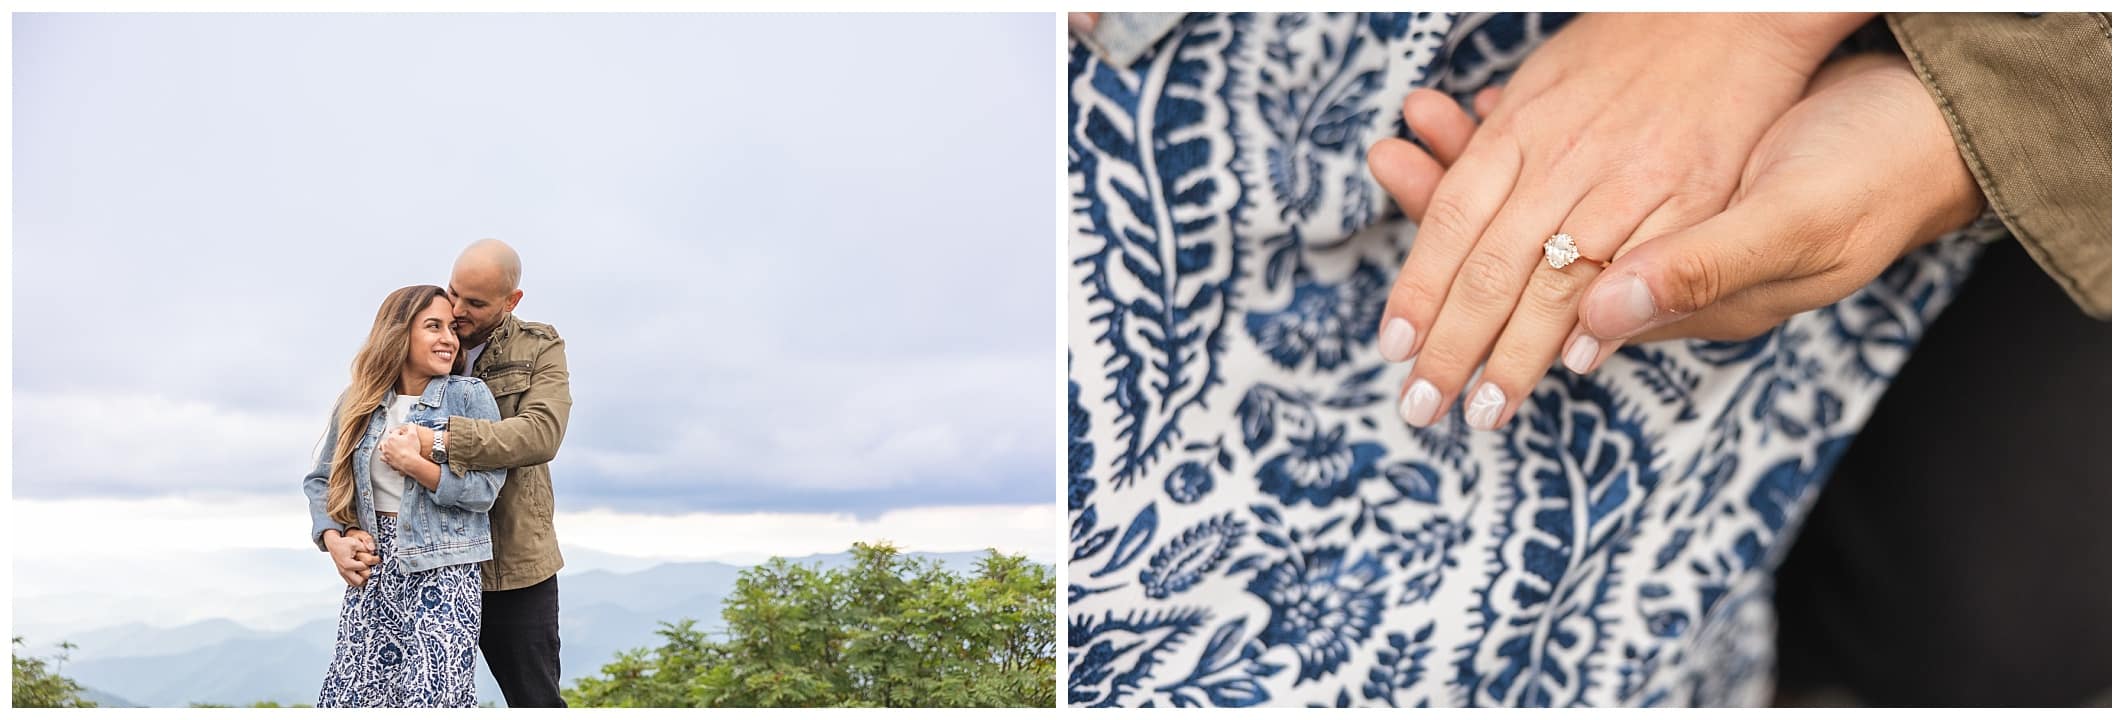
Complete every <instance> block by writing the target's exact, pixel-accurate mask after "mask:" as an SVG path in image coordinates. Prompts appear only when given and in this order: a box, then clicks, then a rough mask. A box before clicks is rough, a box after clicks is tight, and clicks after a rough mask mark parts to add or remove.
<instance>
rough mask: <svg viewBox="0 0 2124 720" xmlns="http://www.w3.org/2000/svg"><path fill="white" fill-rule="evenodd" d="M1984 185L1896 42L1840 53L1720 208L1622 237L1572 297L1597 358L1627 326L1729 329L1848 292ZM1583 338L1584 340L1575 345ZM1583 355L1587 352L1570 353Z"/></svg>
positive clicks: (1662, 332) (1743, 332)
mask: <svg viewBox="0 0 2124 720" xmlns="http://www.w3.org/2000/svg"><path fill="white" fill-rule="evenodd" d="M1983 207H1984V196H1983V194H1982V191H1981V190H1980V189H1979V188H1978V187H1977V184H1976V180H1975V178H1973V177H1971V176H1970V174H1969V170H1968V168H1967V166H1966V165H1965V164H1964V163H1963V161H1962V156H1961V154H1960V152H1959V151H1958V150H1957V149H1956V147H1955V142H1954V136H1953V135H1952V134H1951V132H1950V131H1949V129H1948V127H1947V122H1946V120H1945V118H1944V117H1942V115H1941V114H1940V110H1939V108H1938V106H1937V105H1935V104H1934V102H1933V99H1932V95H1931V94H1930V92H1929V91H1927V90H1926V89H1925V86H1924V84H1922V83H1921V82H1919V81H1918V77H1917V74H1916V73H1915V72H1914V71H1912V70H1911V68H1910V64H1909V63H1908V62H1907V61H1905V60H1904V59H1903V58H1902V57H1901V56H1899V55H1887V54H1863V55H1854V56H1850V57H1847V58H1842V59H1839V60H1838V61H1836V62H1834V63H1831V64H1830V65H1829V66H1828V67H1825V68H1823V69H1822V71H1821V72H1820V73H1819V74H1818V75H1817V76H1816V77H1815V78H1814V81H1813V83H1812V85H1811V86H1810V87H1809V89H1808V93H1807V97H1806V98H1805V99H1804V100H1802V101H1801V102H1800V103H1799V104H1798V105H1795V106H1794V107H1793V108H1792V110H1790V111H1788V112H1786V113H1785V115H1784V116H1783V117H1781V118H1779V119H1778V121H1777V123H1776V124H1775V125H1774V126H1772V127H1771V128H1770V131H1769V132H1768V133H1767V134H1765V135H1764V136H1763V140H1762V142H1761V143H1760V144H1759V145H1757V146H1756V148H1755V150H1754V152H1752V153H1751V154H1750V155H1749V158H1748V164H1747V166H1746V170H1745V171H1744V172H1743V173H1742V175H1741V182H1740V187H1739V190H1738V192H1736V193H1735V195H1734V199H1733V202H1732V204H1731V205H1729V206H1728V207H1727V208H1726V209H1725V210H1724V211H1722V212H1720V213H1719V214H1718V215H1717V216H1715V217H1713V218H1711V219H1709V220H1706V221H1705V222H1703V223H1701V224H1699V225H1696V226H1694V227H1690V228H1688V229H1685V230H1683V231H1681V232H1677V233H1673V234H1671V235H1666V236H1662V237H1657V238H1652V239H1650V240H1647V241H1645V242H1643V243H1641V244H1639V245H1635V246H1633V247H1630V248H1626V249H1625V251H1624V254H1623V256H1622V257H1621V258H1619V259H1617V260H1616V261H1615V263H1614V264H1613V265H1610V266H1609V267H1608V268H1607V269H1606V270H1604V271H1602V272H1601V274H1600V277H1599V279H1597V280H1596V281H1595V282H1594V285H1593V289H1592V290H1591V291H1590V292H1588V293H1587V294H1586V296H1585V299H1584V301H1583V302H1582V303H1581V318H1582V320H1581V324H1580V325H1579V327H1578V328H1577V329H1576V330H1574V332H1573V335H1574V340H1573V341H1574V342H1577V340H1576V337H1577V336H1580V335H1587V336H1590V337H1592V338H1594V340H1592V341H1589V342H1597V343H1598V350H1597V352H1595V353H1592V354H1593V355H1594V357H1593V358H1591V359H1590V360H1591V361H1590V362H1582V363H1578V364H1575V365H1574V363H1572V362H1571V359H1570V358H1569V357H1568V353H1567V358H1566V363H1565V364H1566V365H1567V366H1573V367H1572V369H1573V370H1577V371H1580V372H1585V371H1589V370H1591V369H1592V368H1593V367H1597V366H1598V364H1599V361H1601V360H1605V359H1606V358H1607V357H1608V355H1610V354H1612V353H1613V352H1614V351H1615V349H1616V348H1617V347H1620V346H1621V344H1622V342H1623V341H1624V340H1625V339H1630V340H1632V341H1637V342H1644V341H1654V340H1665V339H1672V338H1679V337H1693V338H1705V339H1712V340H1739V339H1745V338H1751V337H1755V336H1758V335H1761V334H1763V333H1764V332H1767V331H1769V330H1770V329H1772V328H1774V327H1776V326H1777V325H1778V324H1780V323H1783V322H1784V321H1785V320H1786V319H1788V318H1790V317H1792V316H1793V315H1797V314H1799V313H1802V312H1806V311H1808V310H1813V309H1815V308H1819V307H1822V306H1824V305H1828V304H1830V303H1833V302H1836V301H1837V300H1839V299H1841V298H1844V297H1846V296H1848V295H1850V294H1851V293H1853V292H1857V291H1858V290H1859V289H1860V288H1862V287H1864V286H1865V285H1866V283H1868V282H1871V281H1872V280H1873V279H1874V278H1875V277H1878V276H1879V275H1880V274H1881V271H1883V270H1885V269H1887V267H1888V265H1889V264H1890V263H1893V262H1894V261H1895V260H1896V258H1899V257H1901V256H1902V255H1904V254H1906V253H1908V252H1910V251H1912V250H1915V249H1917V248H1919V247H1923V246H1924V245H1926V244H1929V243H1931V242H1932V241H1933V240H1935V239H1937V238H1938V237H1939V236H1941V235H1943V234H1946V233H1948V232H1952V231H1953V230H1955V229H1956V228H1959V227H1962V226H1964V225H1967V224H1969V223H1970V222H1971V221H1973V220H1975V219H1976V217H1977V214H1978V213H1980V212H1982V210H1983ZM1582 352H1583V351H1582ZM1581 359H1584V358H1581Z"/></svg>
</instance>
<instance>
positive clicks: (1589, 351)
mask: <svg viewBox="0 0 2124 720" xmlns="http://www.w3.org/2000/svg"><path fill="white" fill-rule="evenodd" d="M1598 354H1600V341H1599V340H1595V339H1593V336H1591V335H1579V336H1578V339H1577V340H1572V341H1571V349H1569V350H1565V351H1564V367H1567V368H1570V369H1571V372H1575V373H1578V374H1580V375H1584V374H1586V373H1587V372H1590V371H1591V370H1592V369H1593V356H1594V355H1598Z"/></svg>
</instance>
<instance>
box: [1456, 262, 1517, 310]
mask: <svg viewBox="0 0 2124 720" xmlns="http://www.w3.org/2000/svg"><path fill="white" fill-rule="evenodd" d="M1457 282H1458V285H1459V286H1460V289H1461V290H1464V291H1465V292H1466V293H1467V295H1468V299H1469V300H1471V301H1473V302H1475V303H1476V304H1477V305H1479V306H1480V307H1483V308H1493V307H1496V306H1498V305H1500V304H1502V303H1505V302H1509V299H1510V298H1516V297H1518V296H1519V291H1520V289H1521V288H1522V287H1524V286H1525V283H1526V282H1527V277H1526V275H1525V274H1524V273H1523V272H1521V271H1520V269H1519V268H1518V267H1515V266H1514V263H1513V262H1512V261H1511V260H1510V259H1509V258H1506V257H1503V256H1501V255H1497V254H1495V253H1476V254H1474V255H1470V256H1468V260H1467V262H1465V263H1462V264H1461V266H1460V278H1459V280H1458V281H1457Z"/></svg>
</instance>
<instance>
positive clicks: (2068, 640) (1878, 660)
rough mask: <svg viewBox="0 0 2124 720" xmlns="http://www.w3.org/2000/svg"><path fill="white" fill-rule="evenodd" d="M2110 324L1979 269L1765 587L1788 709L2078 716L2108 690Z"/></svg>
mask: <svg viewBox="0 0 2124 720" xmlns="http://www.w3.org/2000/svg"><path fill="white" fill-rule="evenodd" d="M2109 372H2110V369H2109V324H2108V323H2105V322H2101V321H2098V320H2094V319H2092V318H2089V317H2087V316H2085V315H2082V314H2081V313H2080V311H2079V310H2078V309H2077V308H2076V307H2074V306H2073V304H2072V302H2071V301H2070V300H2069V299H2068V298H2066V297H2065V295H2064V293H2063V292H2062V291H2060V290H2059V289H2058V288H2057V287H2056V286H2055V285H2053V284H2052V283H2051V281H2050V279H2049V278H2048V277H2046V276H2045V275H2044V274H2043V272H2042V270H2041V269H2040V268H2038V267H2037V266H2036V265H2035V262H2034V261H2033V260H2030V259H2029V258H2028V256H2027V255H2026V254H2025V253H2024V252H2023V251H2022V250H2021V248H2020V247H2019V246H2018V245H2017V244H2016V243H2015V242H2014V241H2013V240H2012V239H2011V238H2008V239H2004V240H2000V241H1999V244H1998V245H1996V246H1993V247H1992V248H1991V249H1990V250H1989V251H1987V252H1986V253H1985V254H1984V257H1983V259H1982V260H1981V261H1979V262H1978V263H1977V267H1976V270H1975V272H1974V273H1973V274H1972V275H1970V278H1969V282H1968V284H1967V286H1965V287H1964V289H1963V291H1962V294H1961V295H1960V296H1959V297H1957V298H1956V299H1955V300H1954V304H1952V305H1949V306H1948V307H1947V309H1946V310H1945V311H1944V312H1943V313H1942V314H1941V315H1940V319H1939V322H1938V323H1936V324H1935V325H1933V327H1932V329H1931V330H1930V331H1928V332H1926V333H1925V337H1924V339H1923V340H1922V341H1921V342H1920V344H1919V345H1918V347H1917V350H1916V352H1914V353H1913V354H1912V355H1911V356H1910V361H1909V363H1908V364H1907V365H1906V366H1904V368H1903V372H1902V374H1901V375H1900V376H1898V377H1897V378H1896V379H1895V381H1894V384H1892V385H1891V386H1889V388H1888V392H1887V393H1886V394H1884V395H1882V396H1881V401H1880V405H1879V406H1878V407H1877V409H1876V410H1875V411H1874V414H1873V418H1872V419H1871V420H1870V421H1868V422H1867V424H1866V427H1865V429H1864V430H1862V431H1860V432H1859V435H1858V438H1857V439H1856V440H1855V441H1854V442H1853V443H1852V445H1851V448H1850V450H1849V451H1847V452H1846V453H1845V454H1844V459H1843V462H1842V463H1841V464H1840V465H1838V467H1837V469H1836V474H1835V475H1833V476H1831V478H1830V480H1829V482H1828V484H1827V485H1825V486H1824V487H1823V490H1822V494H1821V497H1820V498H1819V500H1818V501H1817V502H1816V504H1815V508H1814V512H1813V513H1812V514H1810V515H1809V516H1808V517H1807V524H1806V526H1805V528H1804V529H1802V530H1801V531H1800V534H1799V539H1798V540H1797V541H1796V542H1795V543H1794V545H1793V548H1792V553H1791V555H1790V557H1789V558H1788V560H1787V561H1786V563H1785V564H1784V566H1783V567H1782V568H1781V569H1779V570H1778V578H1777V582H1778V588H1777V607H1778V626H1779V627H1778V635H1779V638H1778V655H1779V658H1778V661H1779V662H1778V674H1779V678H1778V680H1779V685H1780V686H1781V687H1780V690H1781V691H1783V692H1785V693H1787V694H1804V693H1809V692H1818V691H1819V689H1820V688H1825V687H1827V688H1841V689H1842V690H1844V691H1846V692H1848V693H1850V694H1851V695H1852V696H1853V699H1856V700H1858V701H1859V702H1861V703H1863V704H1868V705H1894V706H1909V705H1926V706H1931V705H1949V706H1964V705H1985V706H1993V705H2011V706H2031V705H2033V706H2057V705H2066V706H2071V705H2080V704H2082V703H2086V702H2089V701H2092V700H2095V699H2096V698H2097V696H2098V695H2101V694H2102V693H2103V690H2104V688H2107V687H2108V685H2109V677H2110V664H2109V663H2110V660H2109V655H2110V646H2109V632H2110V604H2109V602H2110V565H2109V560H2110V554H2109V553H2110V528H2109V520H2110V518H2109V507H2110V505H2109V498H2110V479H2109V467H2110V452H2111V448H2110V435H2109V433H2110V419H2109V412H2110V408H2109V388H2110V374H2109Z"/></svg>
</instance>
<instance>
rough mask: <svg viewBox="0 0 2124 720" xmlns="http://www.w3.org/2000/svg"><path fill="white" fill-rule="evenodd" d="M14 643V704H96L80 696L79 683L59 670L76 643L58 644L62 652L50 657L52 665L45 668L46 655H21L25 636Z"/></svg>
mask: <svg viewBox="0 0 2124 720" xmlns="http://www.w3.org/2000/svg"><path fill="white" fill-rule="evenodd" d="M13 646H14V647H13V649H14V652H13V653H12V655H13V657H14V660H15V707H18V708H67V707H95V706H96V703H94V702H90V701H89V700H88V699H86V698H83V697H81V684H80V683H77V682H74V681H73V679H72V678H69V677H66V676H64V675H60V674H59V667H60V666H61V665H64V664H65V663H66V656H67V653H68V652H69V651H71V650H73V649H74V644H73V643H60V644H59V656H58V657H56V658H53V659H52V660H51V661H50V663H49V667H50V669H46V666H47V663H46V661H45V659H44V658H34V657H23V656H22V638H20V637H17V638H15V639H14V643H13Z"/></svg>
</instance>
